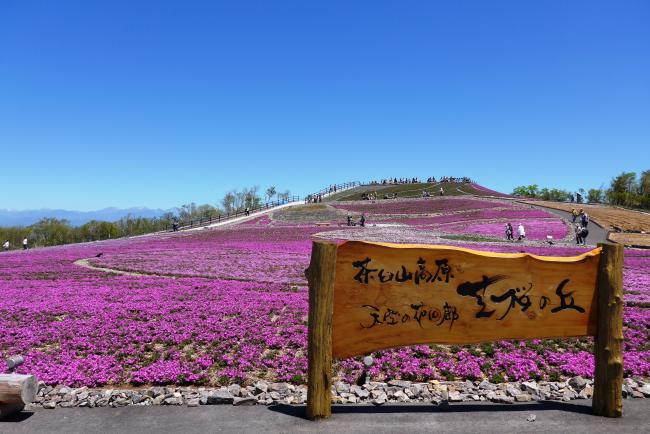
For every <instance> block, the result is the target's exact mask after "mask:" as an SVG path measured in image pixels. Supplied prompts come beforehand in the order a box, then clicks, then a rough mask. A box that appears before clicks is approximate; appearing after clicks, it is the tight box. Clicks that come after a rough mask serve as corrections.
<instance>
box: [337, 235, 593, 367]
mask: <svg viewBox="0 0 650 434" xmlns="http://www.w3.org/2000/svg"><path fill="white" fill-rule="evenodd" d="M600 252H601V249H600V248H597V249H594V250H592V251H591V252H588V253H585V254H584V255H581V256H576V257H571V258H566V257H559V258H558V257H540V256H534V255H529V254H526V253H517V254H504V253H486V252H480V251H473V250H469V249H463V248H459V247H445V246H422V245H398V244H393V245H391V244H379V243H366V242H355V241H352V242H346V243H344V244H342V245H341V246H339V247H338V251H337V257H336V279H335V283H334V311H333V317H332V351H333V356H334V357H350V356H355V355H359V354H366V353H369V352H372V351H375V350H379V349H383V348H389V347H398V346H404V345H413V344H426V343H438V344H470V343H477V342H483V341H491V340H498V339H532V338H542V337H566V336H587V335H595V334H596V306H595V301H596V297H595V294H596V277H597V273H598V261H599V257H600Z"/></svg>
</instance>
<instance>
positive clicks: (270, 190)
mask: <svg viewBox="0 0 650 434" xmlns="http://www.w3.org/2000/svg"><path fill="white" fill-rule="evenodd" d="M276 193H277V192H276V191H275V186H273V185H272V186H270V187H269V188H267V189H266V200H267V202H268V201H270V200H271V198H272V197H273V196H275V194H276Z"/></svg>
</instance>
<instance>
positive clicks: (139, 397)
mask: <svg viewBox="0 0 650 434" xmlns="http://www.w3.org/2000/svg"><path fill="white" fill-rule="evenodd" d="M144 399H145V397H144V396H143V395H141V394H140V393H134V394H133V395H131V402H133V403H134V404H140V403H141V402H142V401H144Z"/></svg>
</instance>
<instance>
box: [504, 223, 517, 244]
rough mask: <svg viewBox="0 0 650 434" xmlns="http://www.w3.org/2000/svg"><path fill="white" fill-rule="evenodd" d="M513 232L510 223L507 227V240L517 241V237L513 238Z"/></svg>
mask: <svg viewBox="0 0 650 434" xmlns="http://www.w3.org/2000/svg"><path fill="white" fill-rule="evenodd" d="M512 232H513V230H512V225H511V224H510V223H508V224H507V225H506V240H514V239H515V237H513V236H512Z"/></svg>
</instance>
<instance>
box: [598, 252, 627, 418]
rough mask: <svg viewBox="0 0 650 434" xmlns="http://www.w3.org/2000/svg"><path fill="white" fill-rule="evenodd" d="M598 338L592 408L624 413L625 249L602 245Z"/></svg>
mask: <svg viewBox="0 0 650 434" xmlns="http://www.w3.org/2000/svg"><path fill="white" fill-rule="evenodd" d="M599 246H600V247H602V249H603V253H602V255H601V262H600V267H599V270H598V336H597V337H596V342H595V346H594V353H595V357H596V373H595V377H594V396H593V404H592V409H593V411H594V413H595V414H597V415H600V416H606V417H621V416H622V414H623V392H622V387H623V246H620V245H613V244H599Z"/></svg>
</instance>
